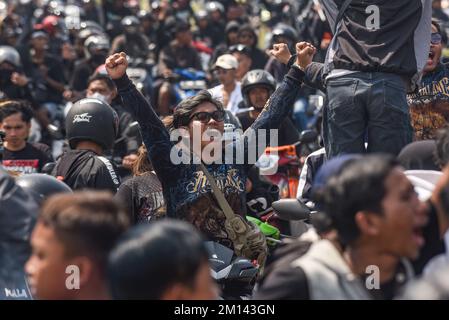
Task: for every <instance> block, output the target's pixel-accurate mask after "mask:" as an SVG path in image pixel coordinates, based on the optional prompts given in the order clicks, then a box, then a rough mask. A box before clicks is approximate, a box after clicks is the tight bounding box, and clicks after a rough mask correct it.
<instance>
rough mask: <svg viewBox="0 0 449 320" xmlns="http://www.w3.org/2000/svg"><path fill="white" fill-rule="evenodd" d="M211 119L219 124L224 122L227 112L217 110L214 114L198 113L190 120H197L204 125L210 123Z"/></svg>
mask: <svg viewBox="0 0 449 320" xmlns="http://www.w3.org/2000/svg"><path fill="white" fill-rule="evenodd" d="M211 118H212V119H214V120H215V121H217V122H222V121H224V118H225V112H224V111H223V110H217V111H214V112H212V113H211V112H198V113H195V114H193V115H192V116H191V117H190V118H189V121H192V119H195V120H198V121H200V122H202V123H208V122H209V121H210V119H211Z"/></svg>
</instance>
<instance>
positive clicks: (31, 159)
mask: <svg viewBox="0 0 449 320" xmlns="http://www.w3.org/2000/svg"><path fill="white" fill-rule="evenodd" d="M49 149H50V148H49V147H48V146H47V145H45V144H41V143H33V144H31V143H28V142H27V143H26V145H25V148H23V149H22V150H19V151H10V150H8V149H6V148H5V149H4V151H3V161H2V165H3V166H4V167H5V168H6V169H7V170H9V171H18V172H21V173H37V172H41V170H42V167H43V166H44V165H45V164H47V163H48V162H52V161H53V159H52V157H51V154H50V152H49Z"/></svg>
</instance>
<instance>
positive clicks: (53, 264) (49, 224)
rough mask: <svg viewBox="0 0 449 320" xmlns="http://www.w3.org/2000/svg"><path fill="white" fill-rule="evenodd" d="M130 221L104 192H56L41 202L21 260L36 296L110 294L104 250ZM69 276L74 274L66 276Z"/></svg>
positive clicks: (76, 297)
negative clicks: (26, 254) (27, 251)
mask: <svg viewBox="0 0 449 320" xmlns="http://www.w3.org/2000/svg"><path fill="white" fill-rule="evenodd" d="M128 226H129V221H128V219H127V216H126V214H125V213H124V212H123V211H122V210H121V208H120V206H119V205H118V204H117V203H115V202H114V201H113V199H112V196H111V195H110V194H108V193H102V192H96V191H89V192H87V191H86V192H78V193H73V194H70V193H68V194H58V195H55V196H53V197H52V198H50V199H49V200H48V201H46V202H45V204H44V206H43V207H42V209H41V214H40V215H39V217H38V219H37V223H36V226H35V228H34V230H33V232H32V235H31V246H32V248H33V251H32V254H31V256H30V258H29V259H28V261H27V262H26V265H25V270H26V273H27V275H28V282H29V285H30V289H31V292H32V294H33V297H34V298H35V299H40V300H93V299H95V300H105V299H110V293H109V289H108V286H107V279H106V267H107V260H108V254H109V252H110V251H111V250H112V248H113V247H114V245H115V243H116V242H117V241H118V239H119V237H120V236H121V235H122V234H123V233H124V232H125V231H126V229H127V228H128ZM69 277H72V279H71V280H69Z"/></svg>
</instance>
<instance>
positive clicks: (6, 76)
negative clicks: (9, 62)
mask: <svg viewBox="0 0 449 320" xmlns="http://www.w3.org/2000/svg"><path fill="white" fill-rule="evenodd" d="M13 72H14V70H11V69H1V70H0V84H1V85H7V84H10V83H11V75H12V74H13Z"/></svg>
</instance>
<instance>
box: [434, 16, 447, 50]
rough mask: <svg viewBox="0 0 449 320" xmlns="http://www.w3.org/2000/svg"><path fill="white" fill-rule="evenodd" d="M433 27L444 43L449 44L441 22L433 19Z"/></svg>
mask: <svg viewBox="0 0 449 320" xmlns="http://www.w3.org/2000/svg"><path fill="white" fill-rule="evenodd" d="M432 25H433V26H434V27H435V28H437V32H438V33H439V34H440V35H441V38H442V43H443V44H446V43H447V34H446V32H445V31H444V29H443V28H441V21H440V20H438V19H435V18H432Z"/></svg>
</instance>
